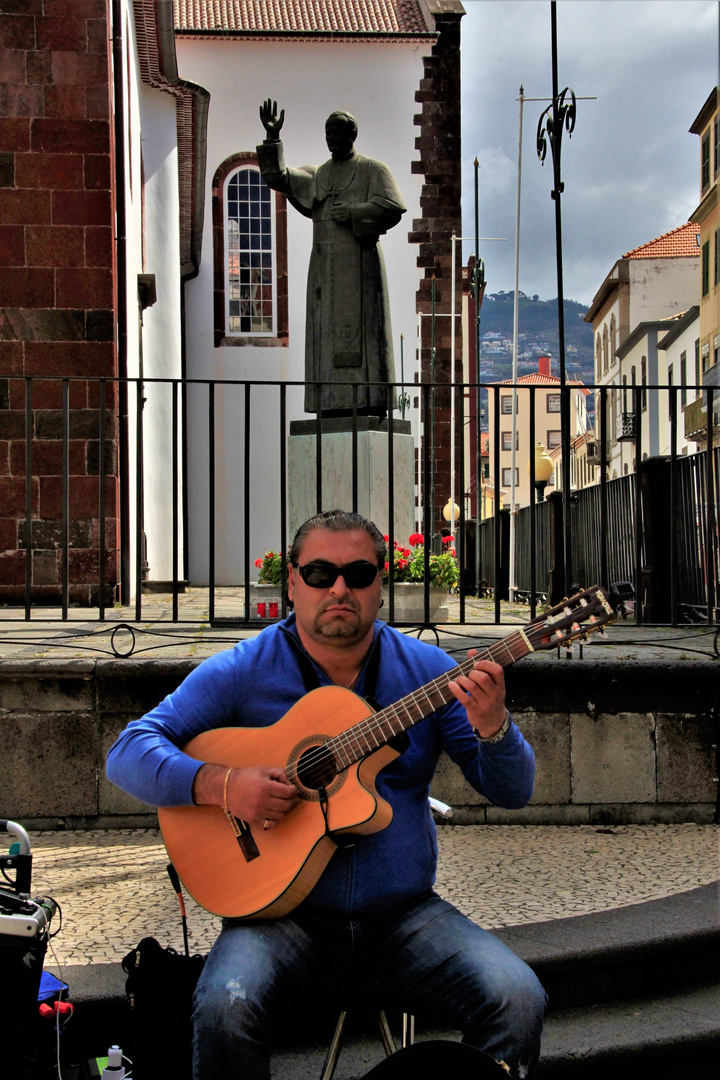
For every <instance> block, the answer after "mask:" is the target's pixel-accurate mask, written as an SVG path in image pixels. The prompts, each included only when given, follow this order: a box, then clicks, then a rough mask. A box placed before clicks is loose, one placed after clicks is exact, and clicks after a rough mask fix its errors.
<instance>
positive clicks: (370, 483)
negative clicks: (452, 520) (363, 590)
mask: <svg viewBox="0 0 720 1080" xmlns="http://www.w3.org/2000/svg"><path fill="white" fill-rule="evenodd" d="M392 423H393V429H392V430H393V502H394V525H395V539H396V540H397V541H398V543H401V544H403V543H405V544H406V543H407V539H408V537H409V535H410V533H412V532H414V531H415V441H414V439H413V437H412V434H411V431H410V421H409V420H393V422H392ZM316 444H317V434H316V426H315V421H314V420H294V421H292V422H291V424H290V436H289V438H288V516H289V522H288V525H289V535H290V536H291V537H293V536H294V535H295V532H296V531H297V529H298V528H299V527H300V526H301V525H302V523H303V522H304V521H307V519H308V518H310V517H312V516H313V514H315V513H317V490H316V473H317V464H316ZM352 496H353V431H352V418H350V417H347V418H346V417H342V418H328V419H324V420H323V430H322V509H323V510H336V509H340V510H352V502H353V498H352ZM357 511H358V513H359V514H362V515H363V516H364V517H366V518H369V519H370V521H374V522H375V524H376V525H377V527H378V529H379V530H380V532H381V533H383V535H387V533H388V532H389V524H390V514H389V493H388V421H387V420H383V421H382V423H380V422H379V421H378V419H377V417H375V416H359V417H358V419H357Z"/></svg>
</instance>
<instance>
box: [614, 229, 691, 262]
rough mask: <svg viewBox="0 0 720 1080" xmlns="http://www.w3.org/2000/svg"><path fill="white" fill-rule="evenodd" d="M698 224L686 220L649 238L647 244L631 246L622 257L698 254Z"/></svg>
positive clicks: (674, 257)
mask: <svg viewBox="0 0 720 1080" xmlns="http://www.w3.org/2000/svg"><path fill="white" fill-rule="evenodd" d="M698 231H699V229H698V226H697V225H696V224H695V222H694V221H688V223H687V224H686V225H681V226H680V227H679V228H678V229H672V231H671V232H667V233H663V235H662V236H658V238H657V239H656V240H650V241H649V242H648V243H647V244H641V245H640V247H636V248H633V250H632V251H628V252H626V253H625V255H623V259H682V258H690V257H692V256H696V257H697V254H698V246H697V234H698Z"/></svg>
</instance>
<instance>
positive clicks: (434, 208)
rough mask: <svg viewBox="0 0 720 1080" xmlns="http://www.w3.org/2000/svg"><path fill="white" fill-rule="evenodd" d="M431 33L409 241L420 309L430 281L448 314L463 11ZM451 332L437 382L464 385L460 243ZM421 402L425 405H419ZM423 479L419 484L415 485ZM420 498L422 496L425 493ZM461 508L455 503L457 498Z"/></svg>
mask: <svg viewBox="0 0 720 1080" xmlns="http://www.w3.org/2000/svg"><path fill="white" fill-rule="evenodd" d="M435 9H436V12H437V13H435V29H436V30H437V31H438V32H439V38H438V40H437V42H436V44H435V45H434V46H433V49H432V53H431V55H430V56H428V57H426V58H425V61H424V66H425V71H424V78H423V79H422V80H421V82H420V88H419V89H418V90H417V92H416V94H415V100H416V101H418V102H419V103H420V104H421V105H422V111H421V112H420V113H419V114H418V115H417V116H416V117H415V123H416V124H417V125H418V126H419V128H420V135H419V136H418V138H417V139H416V140H415V147H416V149H417V150H418V151H419V152H420V160H419V161H415V162H413V163H412V171H413V172H416V173H422V174H423V175H424V177H425V182H424V184H423V190H422V195H421V197H420V209H421V212H422V215H423V216H422V217H421V218H420V219H417V220H415V221H413V231H412V232H411V233H410V237H409V238H410V241H411V242H414V243H417V244H419V245H420V248H419V252H418V258H417V265H418V266H419V267H420V268H421V269H422V270H423V271H424V275H425V276H424V278H423V280H422V281H421V282H420V289H419V291H418V293H417V309H418V311H420V312H431V310H432V301H431V296H432V279H433V276H434V277H435V311H436V312H437V313H447V312H450V311H452V310H453V307H452V234H453V230H454V231H455V233H456V235H457V236H458V237H460V236H462V214H461V188H462V184H461V156H460V20H461V18H462V11H458V10H453V5H451V4H446V5H443V4H438V5H435ZM455 280H456V287H455V308H454V310H455V311H456V312H457V317H456V319H455V331H456V336H457V347H456V350H455V354H456V371H455V373H454V376H453V375H452V373H451V366H452V356H453V349H452V344H453V343H452V323H451V320H450V319H449V318H447V317H442V316H440V317H436V320H435V381H436V382H441V383H442V382H446V383H449V382H451V381H455V382H461V381H462V349H461V345H462V330H461V318H460V311H461V293H462V244H461V243H458V244H456V266H455ZM431 322H432V320H431V319H428V318H423V319H422V320H421V323H422V348H421V355H420V360H421V372H422V381H423V382H430V365H431V333H432V327H431ZM421 401H422V398H421ZM423 422H424V424H425V440H426V441H427V439H428V438H429V428H428V425H429V417H425V416H424V417H423ZM434 451H435V454H434V469H435V515H434V518H435V520H434V522H433V527H432V531H433V532H434V531H436V530H437V529H439V528H440V527H441V526H444V525H445V522H444V521H443V520H442V509H443V507H444V505H445V504H446V503H447V501H448V499H449V497H450V392H449V390H442V389H440V390H438V391H437V393H436V400H435V435H434ZM420 479H422V477H421V478H420ZM423 499H425V495H424V494H423ZM458 501H460V499H459V498H458Z"/></svg>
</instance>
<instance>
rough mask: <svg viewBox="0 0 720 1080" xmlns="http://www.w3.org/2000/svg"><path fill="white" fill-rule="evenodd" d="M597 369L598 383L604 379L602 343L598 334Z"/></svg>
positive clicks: (596, 348)
mask: <svg viewBox="0 0 720 1080" xmlns="http://www.w3.org/2000/svg"><path fill="white" fill-rule="evenodd" d="M595 367H596V369H597V381H598V382H600V380H601V379H602V343H601V341H600V334H598V336H597V339H596V341H595Z"/></svg>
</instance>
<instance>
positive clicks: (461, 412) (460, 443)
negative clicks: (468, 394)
mask: <svg viewBox="0 0 720 1080" xmlns="http://www.w3.org/2000/svg"><path fill="white" fill-rule="evenodd" d="M455 393H456V394H457V403H456V405H455V417H456V428H457V434H456V436H455V445H456V447H457V456H458V467H457V490H458V491H459V492H460V497H459V500H458V502H459V506H458V509H459V510H460V516H459V518H458V521H459V524H460V543H459V544H458V543H457V537H455V543H456V547H457V553H458V565H459V566H460V580H459V582H458V584H459V586H460V611H459V618H460V622H461V623H464V622H465V582H464V581H463V575H462V571H463V569H464V567H465V539H466V537H465V389H464V387H463V385H462V383H460V384H458V385H457V386H456V388H455ZM453 502H454V494H453ZM450 505H451V506H452V502H451V504H450ZM454 520H455V510H454V507H453V524H454Z"/></svg>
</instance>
